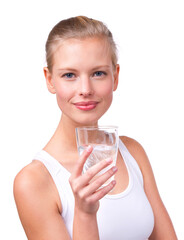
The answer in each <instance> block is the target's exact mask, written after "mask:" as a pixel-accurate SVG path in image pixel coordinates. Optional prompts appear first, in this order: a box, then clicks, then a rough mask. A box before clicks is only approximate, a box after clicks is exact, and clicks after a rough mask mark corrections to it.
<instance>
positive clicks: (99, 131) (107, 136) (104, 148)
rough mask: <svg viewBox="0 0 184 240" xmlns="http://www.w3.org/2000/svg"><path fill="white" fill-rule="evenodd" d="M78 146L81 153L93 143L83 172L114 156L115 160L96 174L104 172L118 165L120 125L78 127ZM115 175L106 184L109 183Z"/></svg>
mask: <svg viewBox="0 0 184 240" xmlns="http://www.w3.org/2000/svg"><path fill="white" fill-rule="evenodd" d="M76 138H77V148H78V152H79V155H81V154H82V152H83V151H84V150H85V149H86V148H87V147H88V146H89V145H91V146H92V147H93V151H92V153H91V154H90V156H89V157H88V159H87V160H86V162H85V163H84V167H83V173H85V172H86V171H87V170H88V169H89V168H90V167H92V166H94V165H95V164H97V163H98V162H100V161H102V160H105V159H109V158H112V160H113V162H112V164H110V165H109V166H108V167H106V168H104V169H103V170H101V171H100V172H99V173H98V174H97V175H96V176H98V175H100V174H103V173H104V172H106V171H107V170H108V169H110V168H111V167H112V166H115V165H116V158H117V153H118V142H119V137H118V127H116V126H96V127H94V126H88V127H78V128H76ZM112 179H114V176H113V177H111V178H110V179H109V180H108V181H107V182H106V183H105V184H104V185H107V184H108V183H109V182H110V181H111V180H112Z"/></svg>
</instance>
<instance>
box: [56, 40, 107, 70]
mask: <svg viewBox="0 0 184 240" xmlns="http://www.w3.org/2000/svg"><path fill="white" fill-rule="evenodd" d="M98 63H99V64H112V60H111V51H110V46H109V43H108V41H107V40H106V39H104V38H97V37H95V38H85V39H67V40H64V41H62V42H60V43H58V46H57V48H56V51H55V53H54V55H53V66H54V65H55V67H60V65H62V66H63V65H67V64H70V65H80V64H82V65H84V64H85V65H93V64H98Z"/></svg>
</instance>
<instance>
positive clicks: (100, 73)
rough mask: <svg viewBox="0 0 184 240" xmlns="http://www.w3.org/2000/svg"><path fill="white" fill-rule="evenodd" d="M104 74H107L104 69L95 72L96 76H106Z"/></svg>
mask: <svg viewBox="0 0 184 240" xmlns="http://www.w3.org/2000/svg"><path fill="white" fill-rule="evenodd" d="M104 75H106V73H105V72H103V71H97V72H95V73H94V76H95V77H102V76H104Z"/></svg>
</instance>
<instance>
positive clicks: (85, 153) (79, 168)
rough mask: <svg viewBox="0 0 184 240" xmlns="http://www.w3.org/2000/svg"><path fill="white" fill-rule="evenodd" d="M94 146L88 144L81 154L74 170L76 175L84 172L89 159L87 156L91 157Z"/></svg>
mask: <svg viewBox="0 0 184 240" xmlns="http://www.w3.org/2000/svg"><path fill="white" fill-rule="evenodd" d="M92 151H93V148H92V146H88V147H87V148H86V149H85V150H84V151H83V153H82V154H81V156H80V157H79V159H78V161H77V162H76V165H75V168H74V171H73V176H74V177H78V176H80V175H81V174H82V169H83V166H84V163H85V161H86V160H87V158H88V157H89V155H90V154H91V153H92Z"/></svg>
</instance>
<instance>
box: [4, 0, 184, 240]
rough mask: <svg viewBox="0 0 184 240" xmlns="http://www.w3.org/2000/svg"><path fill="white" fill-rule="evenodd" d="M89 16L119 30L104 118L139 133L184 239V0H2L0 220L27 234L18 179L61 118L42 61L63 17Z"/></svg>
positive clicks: (8, 233) (20, 235)
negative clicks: (116, 78)
mask: <svg viewBox="0 0 184 240" xmlns="http://www.w3.org/2000/svg"><path fill="white" fill-rule="evenodd" d="M76 15H87V16H88V17H92V18H97V19H99V20H102V21H104V22H105V23H106V24H107V25H108V27H109V28H110V30H111V31H112V32H113V34H114V38H115V41H116V42H117V44H118V48H119V63H120V65H121V73H120V83H119V88H118V90H117V91H116V92H115V94H114V103H113V105H112V107H111V108H110V110H109V112H108V113H107V114H106V116H104V117H103V119H102V120H101V124H115V125H118V126H119V132H120V134H121V135H127V136H130V137H132V138H135V139H136V140H138V141H139V142H140V143H141V144H142V145H143V147H144V148H145V150H146V152H147V154H148V156H149V159H150V161H151V164H152V167H153V170H154V174H155V177H156V181H157V184H158V188H159V191H160V194H161V197H162V199H163V201H164V203H165V205H166V207H167V210H168V212H169V214H170V216H171V218H172V221H173V224H174V226H175V229H176V232H177V235H178V238H179V239H184V228H183V215H184V206H183V203H184V194H183V192H184V191H183V185H184V140H183V136H184V127H183V123H184V114H183V109H184V93H183V92H184V91H183V90H184V89H183V88H184V87H183V86H184V85H183V81H184V4H183V1H178V0H173V1H170V0H167V1H164V0H154V1H149V0H144V1H143V0H139V1H138V0H134V1H131V0H129V1H128V0H127V1H124V0H122V1H121V0H119V1H118V0H113V1H107V0H101V1H100V0H98V1H96V0H93V1H86V0H84V1H82V0H76V1H75V0H73V1H72V0H68V1H61V0H60V1H56V0H52V1H42V0H40V1H38V0H37V1H25V0H24V1H23V0H22V1H21V0H17V1H13V0H12V1H8V0H7V1H4V3H2V2H1V4H0V105H1V106H0V110H1V116H0V121H1V122H0V156H1V159H0V161H1V163H0V165H1V167H0V192H1V198H0V201H1V204H0V220H1V227H0V228H1V236H4V237H3V239H19V240H23V239H26V237H25V234H24V232H23V229H22V226H21V224H20V221H19V218H18V214H17V210H16V208H15V204H14V200H13V193H12V188H13V179H14V177H15V175H16V174H17V172H18V171H19V170H20V169H21V168H22V167H23V166H25V165H26V164H28V163H29V162H30V161H31V160H32V158H33V157H34V154H35V153H36V152H37V151H38V150H40V149H41V148H42V147H43V146H44V144H46V142H47V141H48V140H49V138H50V137H51V135H52V133H53V131H54V130H55V127H56V125H57V123H58V121H59V118H60V112H59V109H58V107H57V104H56V100H55V96H53V95H51V94H49V93H48V91H47V89H46V85H45V80H44V76H43V71H42V68H43V66H44V64H45V60H44V57H45V53H44V44H45V41H46V38H47V35H48V33H49V31H50V30H51V28H52V27H53V26H54V25H55V24H56V23H57V22H58V21H60V20H61V19H63V18H67V17H71V16H76Z"/></svg>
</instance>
